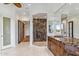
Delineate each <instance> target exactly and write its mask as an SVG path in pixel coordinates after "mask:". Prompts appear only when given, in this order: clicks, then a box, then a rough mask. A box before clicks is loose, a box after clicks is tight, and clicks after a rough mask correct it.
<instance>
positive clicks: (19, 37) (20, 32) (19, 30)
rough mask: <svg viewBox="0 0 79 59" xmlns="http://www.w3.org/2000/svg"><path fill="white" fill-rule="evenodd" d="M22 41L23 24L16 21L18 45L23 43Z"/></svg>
mask: <svg viewBox="0 0 79 59" xmlns="http://www.w3.org/2000/svg"><path fill="white" fill-rule="evenodd" d="M23 39H24V23H23V22H21V21H18V43H20V42H21V41H23Z"/></svg>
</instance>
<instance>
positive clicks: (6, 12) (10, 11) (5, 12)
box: [0, 4, 16, 47]
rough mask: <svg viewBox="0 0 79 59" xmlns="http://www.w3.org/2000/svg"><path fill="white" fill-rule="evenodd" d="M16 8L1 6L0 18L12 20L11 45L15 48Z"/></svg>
mask: <svg viewBox="0 0 79 59" xmlns="http://www.w3.org/2000/svg"><path fill="white" fill-rule="evenodd" d="M15 15H16V13H15V7H14V6H13V5H12V4H10V5H4V4H0V16H2V17H3V16H5V17H8V18H11V45H12V47H15V20H16V17H15Z"/></svg>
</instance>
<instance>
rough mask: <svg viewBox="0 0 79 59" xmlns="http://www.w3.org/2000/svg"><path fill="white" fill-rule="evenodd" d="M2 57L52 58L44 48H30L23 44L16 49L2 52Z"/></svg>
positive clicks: (27, 44)
mask: <svg viewBox="0 0 79 59" xmlns="http://www.w3.org/2000/svg"><path fill="white" fill-rule="evenodd" d="M2 56H53V54H52V53H51V52H50V51H49V49H48V48H47V47H46V46H35V45H32V46H30V45H29V43H26V42H23V43H20V44H18V45H17V47H16V48H8V49H5V50H3V51H2Z"/></svg>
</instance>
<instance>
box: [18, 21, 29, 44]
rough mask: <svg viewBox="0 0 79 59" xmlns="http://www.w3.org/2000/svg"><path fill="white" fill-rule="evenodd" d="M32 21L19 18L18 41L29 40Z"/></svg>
mask: <svg viewBox="0 0 79 59" xmlns="http://www.w3.org/2000/svg"><path fill="white" fill-rule="evenodd" d="M29 31H30V21H20V20H18V43H20V42H29V41H30V40H29V37H30V32H29Z"/></svg>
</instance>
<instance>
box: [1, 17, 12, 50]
mask: <svg viewBox="0 0 79 59" xmlns="http://www.w3.org/2000/svg"><path fill="white" fill-rule="evenodd" d="M3 17H5V16H0V23H1V28H2V29H1V35H0V36H1V46H2V49H6V48H9V47H11V44H12V42H11V40H10V42H11V44H10V45H7V46H3ZM7 18H9V17H7ZM10 34H11V18H10ZM10 39H11V37H10Z"/></svg>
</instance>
